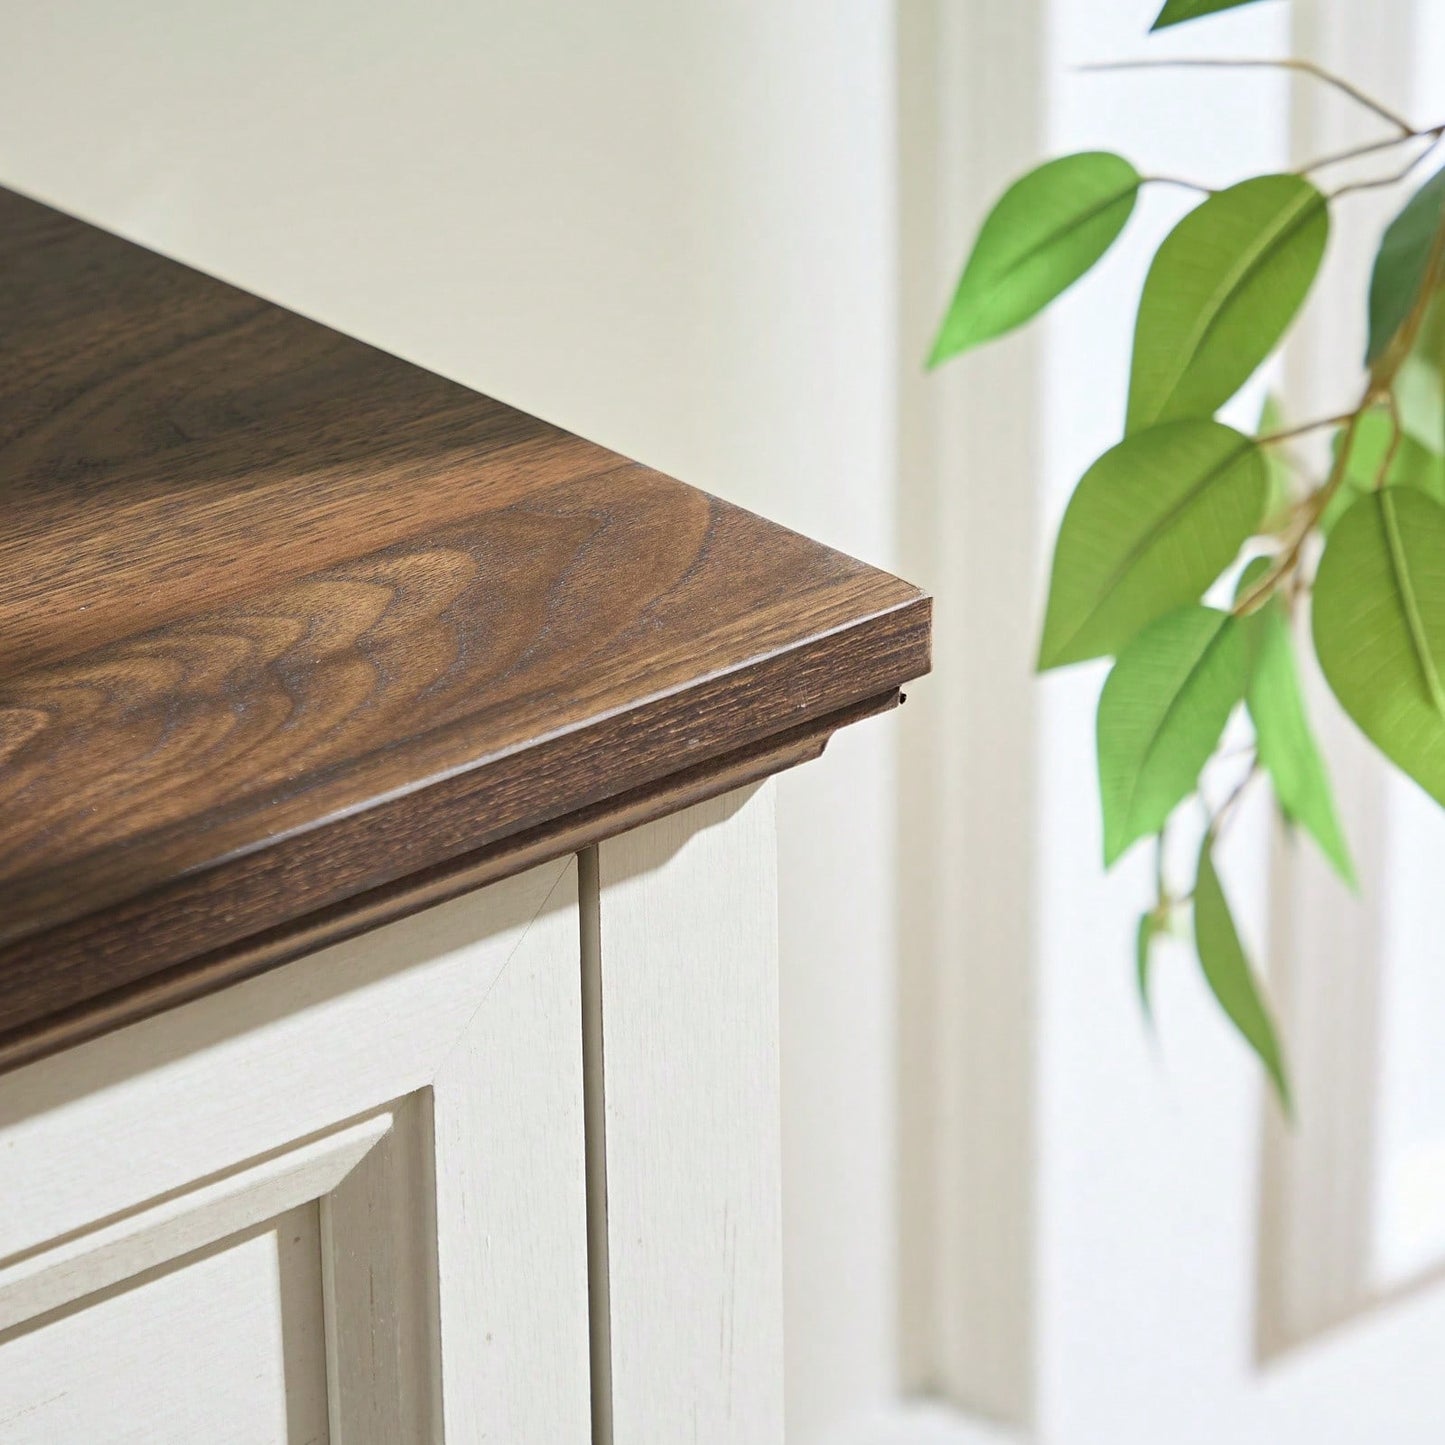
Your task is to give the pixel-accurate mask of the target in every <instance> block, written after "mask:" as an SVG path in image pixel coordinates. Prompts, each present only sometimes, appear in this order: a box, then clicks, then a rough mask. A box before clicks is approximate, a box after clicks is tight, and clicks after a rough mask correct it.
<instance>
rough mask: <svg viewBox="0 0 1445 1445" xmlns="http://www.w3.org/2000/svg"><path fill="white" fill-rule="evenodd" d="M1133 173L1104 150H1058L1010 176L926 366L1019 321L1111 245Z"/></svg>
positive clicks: (1128, 204) (1131, 192)
mask: <svg viewBox="0 0 1445 1445" xmlns="http://www.w3.org/2000/svg"><path fill="white" fill-rule="evenodd" d="M1139 185H1140V177H1139V173H1138V171H1136V170H1135V169H1134V167H1133V166H1131V165H1130V164H1129V162H1128V161H1126V160H1124V159H1123V157H1121V156H1116V155H1112V154H1110V153H1109V152H1108V151H1084V152H1081V153H1080V154H1078V155H1071V156H1061V157H1060V158H1059V159H1058V160H1053V161H1049V162H1047V163H1046V164H1044V165H1041V166H1039V167H1038V168H1037V169H1036V170H1032V171H1030V172H1029V173H1028V174H1027V175H1026V176H1023V177H1022V178H1020V179H1019V180H1017V181H1015V182H1014V183H1013V185H1011V186H1010V187H1009V188H1008V190H1007V191H1005V192H1004V194H1003V196H1002V197H1001V198H1000V199H999V202H998V204H997V205H996V206H994V208H993V210H992V211H990V212H989V214H988V217H987V218H986V219H985V221H984V223H983V227H982V229H981V230H980V231H979V233H978V239H977V240H976V241H975V242H974V244H973V251H972V253H971V254H970V255H969V258H968V263H967V264H966V265H965V266H964V268H963V276H962V278H961V279H960V280H959V283H958V290H957V291H956V292H955V293H954V297H953V301H952V304H951V305H950V306H949V308H948V314H947V315H946V316H945V317H944V319H943V325H942V327H941V328H940V329H939V332H938V338H937V340H936V341H935V342H934V343H933V352H932V354H931V355H930V357H929V359H928V364H929V366H937V365H938V364H939V363H940V362H944V361H947V360H948V359H949V358H950V357H953V356H957V355H959V353H960V352H964V351H967V350H968V349H969V348H970V347H973V346H977V345H979V343H980V342H984V341H991V340H992V339H993V338H994V337H996V336H1002V335H1003V334H1004V333H1005V332H1006V331H1012V330H1013V329H1014V327H1016V326H1021V325H1022V324H1023V323H1024V322H1025V321H1027V320H1028V319H1029V318H1030V317H1031V316H1034V315H1036V314H1037V313H1038V312H1039V311H1041V310H1042V309H1043V308H1044V307H1045V306H1047V305H1048V303H1049V302H1050V301H1052V300H1053V299H1054V298H1055V297H1056V296H1058V295H1060V294H1061V293H1062V292H1064V291H1066V290H1068V288H1069V287H1070V286H1072V285H1073V284H1074V282H1075V281H1077V280H1078V279H1079V277H1080V276H1082V275H1083V274H1084V273H1085V272H1086V271H1087V270H1088V269H1089V268H1090V267H1091V266H1092V265H1093V264H1094V263H1095V262H1096V261H1097V260H1098V259H1099V258H1100V257H1101V256H1102V255H1103V254H1104V252H1105V251H1107V250H1108V249H1109V247H1110V246H1111V245H1113V243H1114V240H1115V238H1116V237H1117V236H1118V234H1119V232H1120V231H1122V230H1123V229H1124V223H1125V222H1126V221H1127V220H1128V219H1129V215H1130V213H1131V212H1132V211H1133V209H1134V201H1135V199H1136V198H1137V196H1138V193H1139Z"/></svg>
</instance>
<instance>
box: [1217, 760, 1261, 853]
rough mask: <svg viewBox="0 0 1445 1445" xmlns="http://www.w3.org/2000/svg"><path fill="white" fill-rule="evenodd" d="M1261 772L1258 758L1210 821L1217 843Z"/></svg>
mask: <svg viewBox="0 0 1445 1445" xmlns="http://www.w3.org/2000/svg"><path fill="white" fill-rule="evenodd" d="M1260 772H1261V768H1260V765H1259V759H1258V757H1256V758H1255V760H1254V761H1253V762H1252V763H1251V764H1250V765H1249V771H1248V772H1247V773H1246V774H1245V775H1244V777H1242V778H1241V779H1240V780H1239V782H1238V783H1237V784H1236V785H1235V788H1234V791H1233V792H1232V793H1230V795H1229V796H1228V797H1227V798H1226V799H1225V800H1224V802H1223V803H1221V804H1220V805H1219V807H1218V809H1217V810H1216V811H1215V813H1214V816H1213V817H1212V818H1211V819H1210V820H1209V832H1210V834H1211V836H1212V837H1213V838H1214V841H1215V842H1216V843H1217V842H1219V840H1220V839H1221V838H1222V837H1223V836H1224V830H1225V829H1226V828H1227V827H1228V826H1229V820H1230V819H1231V818H1232V817H1233V816H1234V814H1235V812H1236V811H1237V810H1238V808H1239V802H1240V799H1241V798H1243V797H1244V795H1245V793H1246V792H1247V791H1248V789H1249V785H1250V784H1251V783H1252V782H1253V781H1254V780H1255V779H1256V778H1257V777H1258V776H1259V775H1260Z"/></svg>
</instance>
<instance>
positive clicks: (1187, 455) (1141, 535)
mask: <svg viewBox="0 0 1445 1445" xmlns="http://www.w3.org/2000/svg"><path fill="white" fill-rule="evenodd" d="M1266 485H1267V484H1266V479H1265V463H1264V457H1263V456H1262V455H1261V453H1260V449H1259V447H1258V446H1256V445H1255V443H1254V442H1253V441H1251V440H1250V439H1249V438H1248V437H1246V436H1243V435H1241V434H1240V433H1239V432H1237V431H1234V430H1232V429H1231V428H1229V427H1227V426H1223V425H1222V424H1221V423H1219V422H1214V421H1183V422H1170V423H1167V424H1166V425H1164V426H1159V427H1151V428H1150V429H1149V430H1148V431H1142V432H1139V433H1137V434H1136V435H1134V436H1131V437H1126V438H1125V439H1124V440H1123V441H1122V442H1120V443H1119V444H1118V445H1117V446H1115V447H1111V448H1110V449H1109V450H1108V451H1107V452H1105V453H1104V455H1103V456H1102V457H1100V458H1099V460H1098V461H1096V462H1095V463H1094V465H1093V466H1091V467H1090V468H1089V470H1088V471H1087V472H1085V473H1084V476H1083V479H1082V480H1081V481H1080V482H1079V485H1078V487H1077V488H1076V489H1075V491H1074V495H1073V497H1072V499H1071V500H1070V502H1069V506H1068V510H1067V511H1066V512H1065V513H1064V520H1063V522H1062V524H1061V525H1060V527H1059V539H1058V543H1057V545H1056V546H1055V549H1054V566H1053V575H1052V578H1051V581H1050V583H1049V602H1048V608H1047V611H1046V613H1045V616H1044V634H1043V640H1042V642H1041V643H1040V645H1039V668H1040V670H1041V671H1044V670H1047V669H1048V668H1051V667H1059V666H1062V665H1063V664H1064V663H1069V662H1081V661H1083V660H1084V659H1085V658H1089V657H1101V656H1105V655H1108V654H1110V653H1117V652H1118V651H1119V650H1120V648H1122V647H1123V646H1124V645H1125V644H1126V643H1128V642H1129V640H1130V639H1131V638H1133V637H1134V636H1135V635H1136V634H1137V633H1138V632H1139V630H1140V629H1141V628H1142V627H1144V626H1145V625H1147V624H1148V623H1150V622H1152V621H1153V620H1154V619H1155V618H1156V617H1162V616H1163V615H1164V614H1165V613H1166V612H1170V611H1172V610H1173V609H1174V608H1176V607H1180V606H1182V605H1183V604H1185V603H1187V602H1197V601H1198V600H1199V598H1200V597H1201V596H1202V595H1203V594H1204V591H1205V589H1206V588H1207V587H1208V586H1209V585H1210V584H1211V583H1212V582H1213V581H1214V579H1215V578H1216V577H1218V576H1219V574H1220V572H1222V571H1223V570H1224V568H1225V567H1226V566H1228V565H1229V562H1230V561H1231V559H1232V558H1233V557H1234V555H1235V553H1236V552H1238V550H1239V547H1240V544H1241V543H1242V542H1243V541H1244V540H1245V538H1246V537H1248V536H1249V534H1250V533H1251V532H1252V531H1254V529H1255V527H1256V526H1257V525H1258V523H1259V519H1260V516H1261V514H1262V513H1263V510H1264V497H1265V487H1266Z"/></svg>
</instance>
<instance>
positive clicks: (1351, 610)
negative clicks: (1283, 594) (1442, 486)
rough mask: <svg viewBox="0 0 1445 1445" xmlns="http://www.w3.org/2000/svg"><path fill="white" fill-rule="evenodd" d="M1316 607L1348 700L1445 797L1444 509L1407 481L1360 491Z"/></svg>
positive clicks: (1317, 628) (1322, 641)
mask: <svg viewBox="0 0 1445 1445" xmlns="http://www.w3.org/2000/svg"><path fill="white" fill-rule="evenodd" d="M1313 611H1314V642H1315V652H1316V653H1317V654H1318V656H1319V660H1320V666H1321V667H1322V668H1323V669H1324V674H1325V679H1326V680H1327V681H1328V683H1329V685H1330V687H1331V689H1332V690H1333V691H1334V694H1335V696H1336V697H1337V698H1338V699H1339V700H1340V704H1341V706H1342V707H1343V708H1344V709H1345V711H1346V712H1347V713H1349V715H1350V716H1351V717H1352V718H1353V719H1354V720H1355V722H1356V723H1357V724H1358V725H1359V727H1360V729H1361V730H1362V731H1363V732H1364V734H1365V736H1366V737H1368V738H1369V739H1370V741H1371V742H1373V743H1374V744H1375V746H1376V747H1377V748H1379V749H1380V751H1381V752H1382V753H1384V754H1385V756H1386V757H1387V758H1389V759H1390V761H1391V762H1393V763H1394V764H1395V765H1396V766H1397V767H1399V768H1400V769H1402V770H1403V771H1404V772H1405V773H1407V774H1409V776H1410V777H1412V778H1414V779H1415V781H1416V782H1417V783H1419V784H1420V786H1421V787H1422V788H1424V789H1425V791H1426V792H1427V793H1429V794H1430V795H1431V797H1433V798H1434V799H1435V800H1436V802H1439V803H1445V685H1442V682H1441V676H1442V669H1445V507H1441V506H1440V504H1439V503H1437V502H1434V501H1431V499H1430V498H1429V497H1426V496H1424V495H1422V494H1421V493H1419V492H1417V491H1414V490H1413V489H1411V488H1408V487H1386V488H1385V489H1384V490H1383V491H1379V492H1371V493H1369V494H1368V495H1367V496H1364V497H1361V498H1360V499H1359V500H1358V501H1357V502H1356V503H1355V505H1354V506H1353V507H1351V508H1350V510H1349V511H1348V512H1346V513H1345V515H1344V516H1343V517H1341V518H1340V520H1339V522H1338V523H1336V525H1335V529H1334V531H1333V532H1332V533H1331V534H1330V539H1329V542H1328V544H1327V545H1326V547H1325V552H1324V556H1323V558H1321V560H1320V567H1319V572H1318V574H1317V575H1316V578H1315V586H1314V604H1313Z"/></svg>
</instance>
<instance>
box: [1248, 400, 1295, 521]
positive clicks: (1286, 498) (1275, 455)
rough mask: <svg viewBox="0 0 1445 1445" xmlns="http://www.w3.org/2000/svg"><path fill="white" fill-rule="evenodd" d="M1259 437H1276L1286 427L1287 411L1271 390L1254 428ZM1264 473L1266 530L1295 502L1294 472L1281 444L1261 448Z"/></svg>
mask: <svg viewBox="0 0 1445 1445" xmlns="http://www.w3.org/2000/svg"><path fill="white" fill-rule="evenodd" d="M1254 430H1255V435H1256V436H1257V437H1267V436H1273V435H1274V434H1275V433H1276V432H1281V431H1283V430H1284V412H1283V410H1282V408H1281V407H1280V401H1279V398H1278V397H1277V396H1276V395H1275V394H1274V393H1273V392H1270V393H1269V394H1268V395H1267V396H1266V397H1265V399H1264V404H1263V405H1262V406H1261V407H1260V409H1259V422H1258V424H1257V425H1256V427H1255V429H1254ZM1261 451H1263V453H1264V465H1265V476H1266V477H1267V479H1268V485H1267V486H1266V488H1265V496H1264V520H1263V522H1262V524H1261V525H1262V526H1263V528H1264V529H1265V530H1266V531H1272V530H1273V524H1274V523H1275V522H1277V521H1280V520H1282V519H1283V517H1284V515H1285V513H1286V512H1287V511H1288V510H1289V507H1290V504H1291V503H1292V502H1293V501H1294V473H1293V472H1292V471H1291V470H1290V466H1289V463H1288V462H1287V461H1285V459H1284V458H1283V456H1281V455H1280V452H1279V448H1278V447H1262V448H1261Z"/></svg>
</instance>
